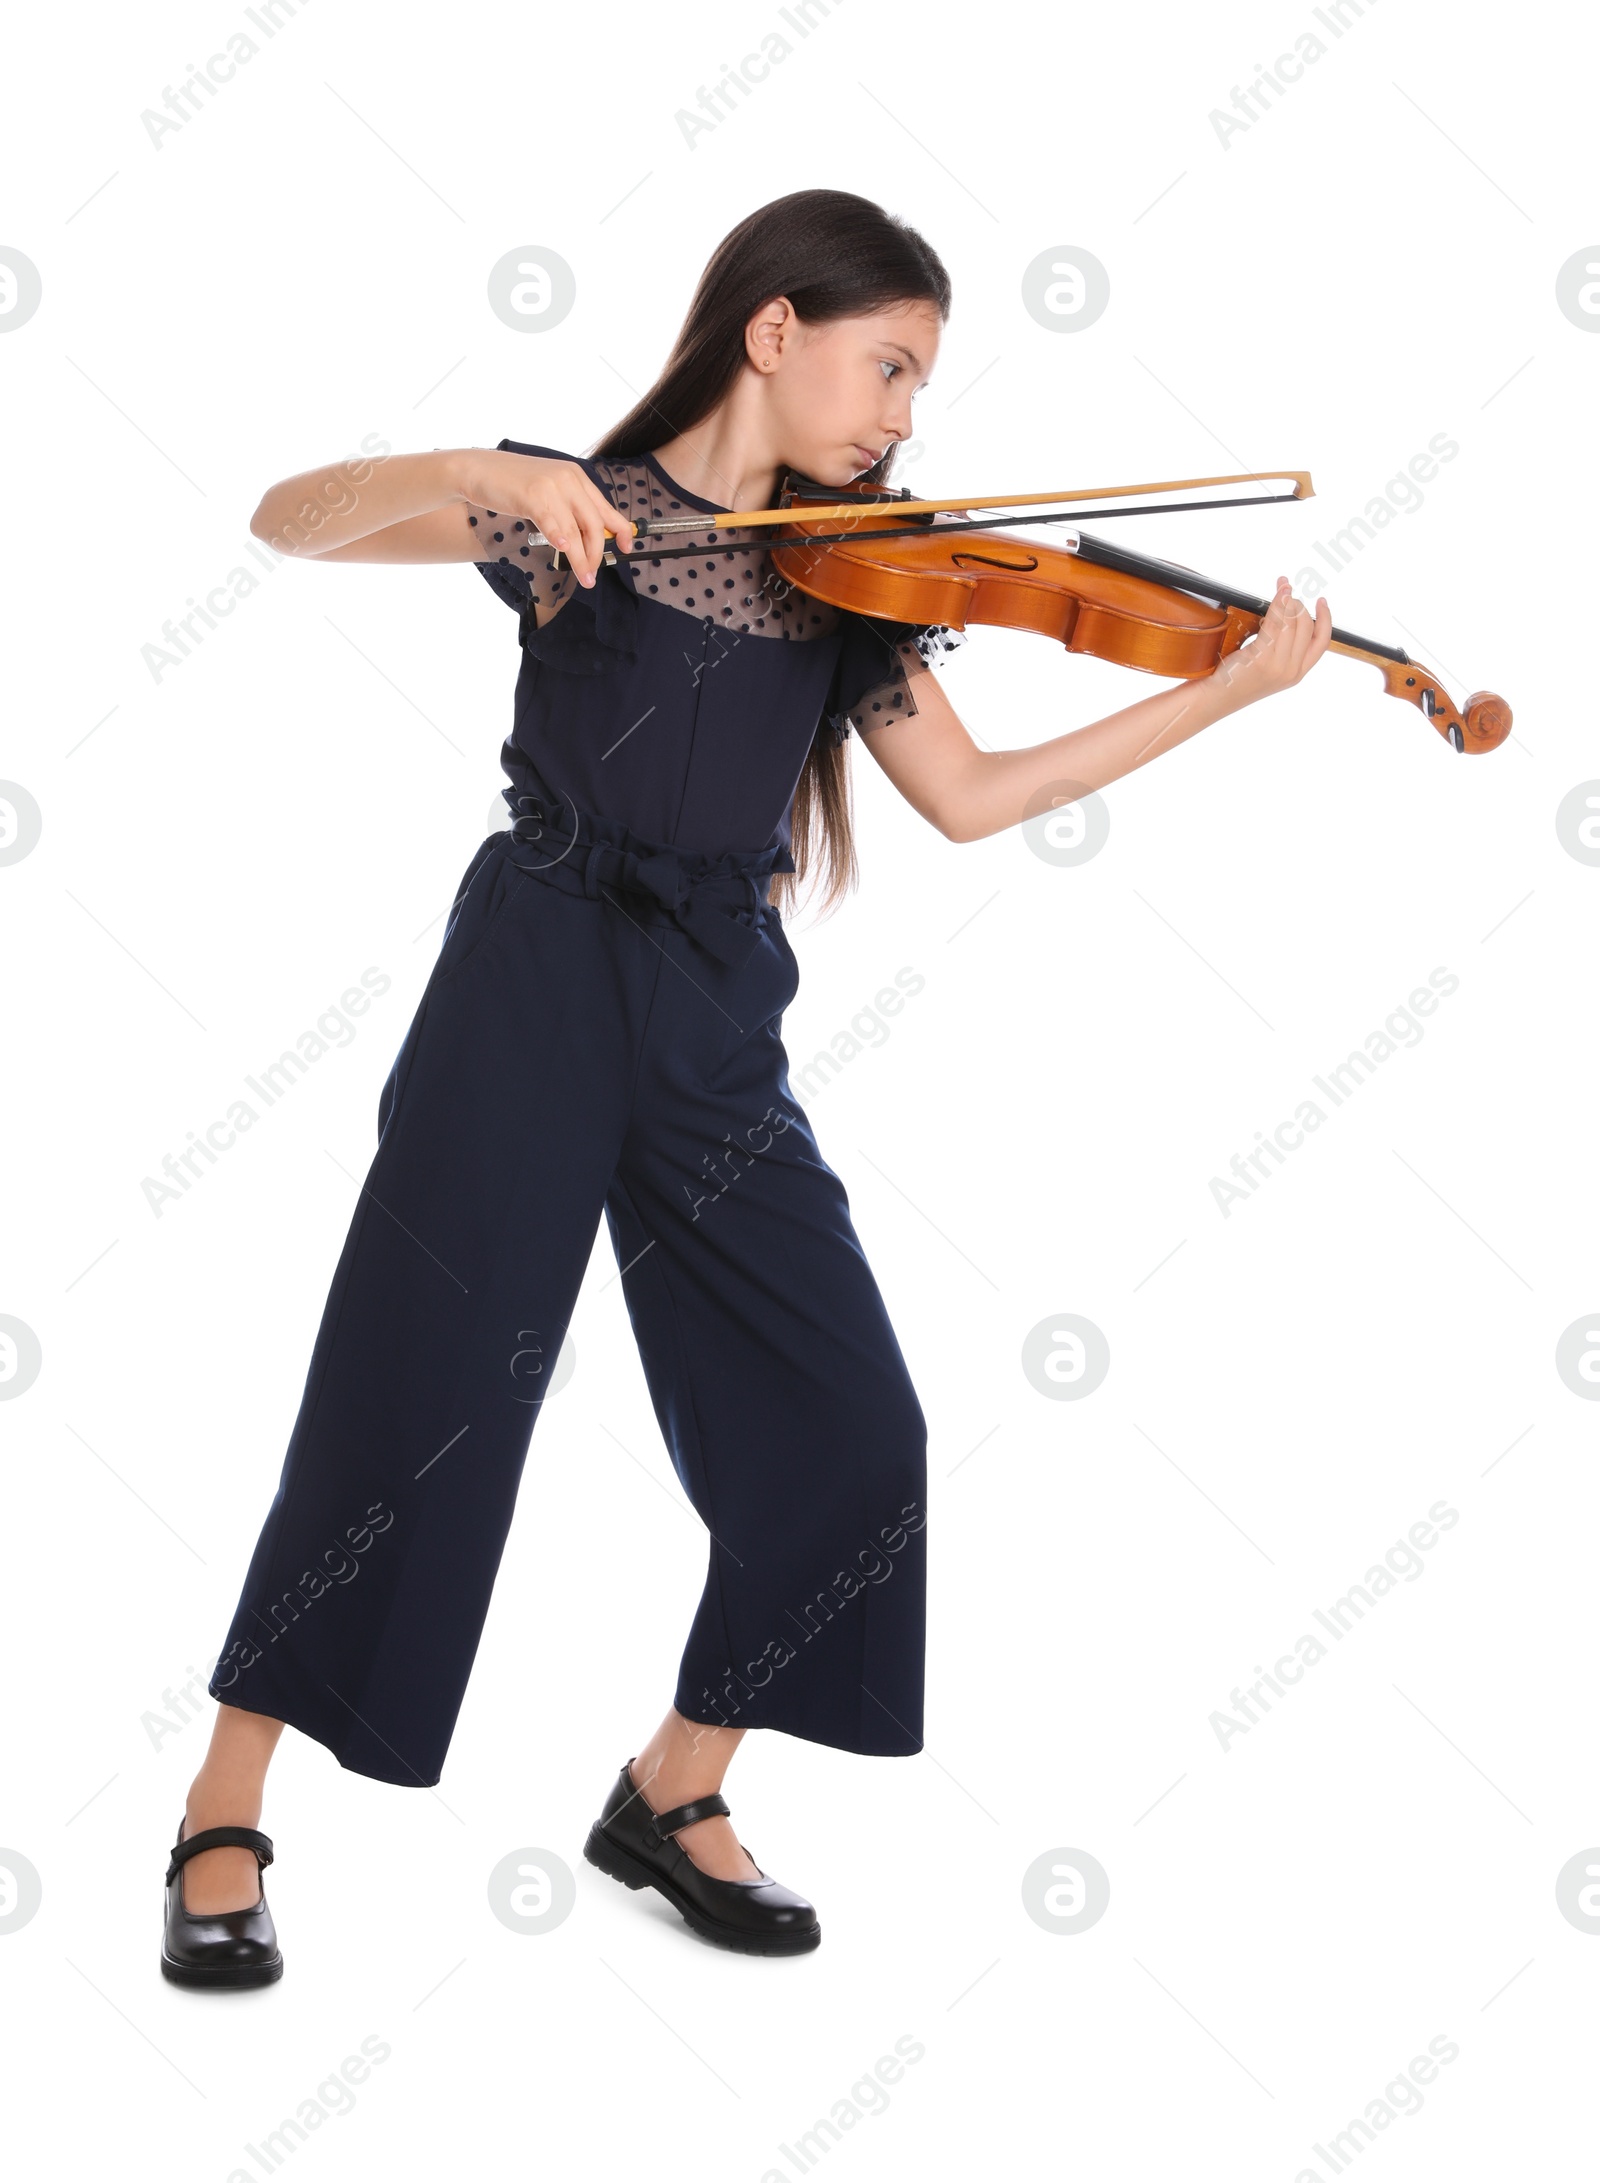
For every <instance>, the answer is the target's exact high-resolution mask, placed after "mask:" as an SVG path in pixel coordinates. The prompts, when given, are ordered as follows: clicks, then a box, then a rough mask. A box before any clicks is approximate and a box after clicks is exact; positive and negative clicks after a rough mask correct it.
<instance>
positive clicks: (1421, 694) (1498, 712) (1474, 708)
mask: <svg viewBox="0 0 1600 2183" xmlns="http://www.w3.org/2000/svg"><path fill="white" fill-rule="evenodd" d="M1336 649H1337V650H1340V651H1344V650H1350V651H1357V652H1359V655H1360V656H1361V657H1363V658H1366V659H1370V660H1371V661H1372V664H1373V666H1375V667H1380V668H1381V669H1382V670H1383V683H1384V688H1385V690H1386V691H1387V692H1388V694H1389V696H1390V697H1401V698H1405V699H1407V700H1409V702H1410V703H1411V704H1413V705H1415V706H1416V708H1417V710H1418V711H1419V712H1420V713H1421V714H1422V716H1423V718H1424V719H1425V720H1428V721H1431V722H1432V724H1433V725H1434V727H1436V728H1437V729H1438V731H1439V733H1440V734H1441V735H1442V736H1443V737H1444V739H1445V741H1446V742H1447V743H1450V744H1451V745H1452V746H1453V747H1454V748H1455V749H1456V750H1458V751H1461V752H1463V753H1464V754H1465V755H1466V756H1468V757H1473V756H1476V755H1477V754H1478V753H1479V752H1481V751H1486V750H1498V749H1499V747H1500V745H1501V744H1502V743H1503V742H1504V741H1505V739H1506V737H1507V736H1508V735H1509V734H1510V733H1511V707H1510V706H1509V705H1508V704H1507V703H1506V701H1505V699H1504V698H1503V697H1497V696H1496V695H1495V693H1494V691H1493V690H1474V691H1473V693H1472V695H1471V696H1470V697H1469V698H1468V699H1467V702H1466V704H1465V705H1464V706H1462V707H1460V708H1459V709H1458V708H1457V707H1456V706H1455V705H1453V704H1452V703H1451V701H1450V699H1449V697H1448V696H1447V695H1446V693H1445V691H1444V689H1443V687H1442V686H1441V685H1440V683H1439V682H1438V681H1437V680H1436V679H1435V678H1434V677H1433V676H1432V675H1430V674H1428V673H1427V672H1426V671H1425V670H1424V669H1423V668H1422V667H1420V666H1419V665H1418V664H1417V662H1416V661H1415V660H1411V659H1406V658H1405V657H1403V656H1402V657H1401V658H1399V659H1397V660H1391V659H1383V658H1379V657H1377V656H1375V655H1374V654H1373V653H1372V652H1370V651H1366V650H1364V649H1362V648H1360V647H1358V646H1355V645H1350V646H1345V645H1339V646H1336Z"/></svg>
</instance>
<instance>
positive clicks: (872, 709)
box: [826, 614, 967, 743]
mask: <svg viewBox="0 0 1600 2183" xmlns="http://www.w3.org/2000/svg"><path fill="white" fill-rule="evenodd" d="M844 620H845V624H846V628H845V638H844V644H843V646H842V647H841V651H840V657H839V676H838V681H837V683H836V685H835V690H834V702H833V703H832V704H831V705H830V707H829V709H828V712H827V716H826V718H827V725H828V726H829V727H830V728H831V730H832V734H833V739H834V741H835V742H840V743H842V742H843V741H844V740H845V738H846V737H847V736H848V735H849V733H850V730H851V729H852V728H855V729H857V730H863V729H868V728H877V727H882V725H883V724H884V722H885V721H886V720H914V719H915V718H916V714H917V701H916V696H915V689H914V685H915V683H916V681H917V679H918V678H919V677H920V676H922V675H925V674H926V673H927V672H928V670H929V668H930V667H933V666H934V665H936V664H937V663H938V662H939V661H941V660H942V659H943V658H944V657H945V655H946V654H947V653H949V652H953V651H956V650H958V649H959V647H960V646H962V645H963V644H965V643H966V641H967V635H966V631H965V630H963V629H948V628H946V627H945V626H944V625H943V624H942V623H938V624H931V625H928V626H925V627H919V626H915V625H913V624H911V623H908V622H890V621H883V620H880V619H878V618H877V617H876V616H871V615H863V614H846V615H845V616H844Z"/></svg>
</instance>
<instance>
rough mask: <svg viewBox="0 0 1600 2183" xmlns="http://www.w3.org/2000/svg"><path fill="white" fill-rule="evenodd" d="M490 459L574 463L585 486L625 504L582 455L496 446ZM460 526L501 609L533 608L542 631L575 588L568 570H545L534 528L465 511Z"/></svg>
mask: <svg viewBox="0 0 1600 2183" xmlns="http://www.w3.org/2000/svg"><path fill="white" fill-rule="evenodd" d="M496 453H498V454H513V455H543V456H547V457H548V458H549V459H550V460H551V461H554V462H575V463H576V464H577V465H578V467H579V468H580V469H581V470H582V471H583V473H584V474H585V476H586V477H587V478H588V479H589V481H590V483H591V484H593V485H595V486H597V487H598V488H599V490H600V491H601V492H603V493H605V495H606V497H607V498H608V499H609V500H610V501H611V502H612V504H613V505H614V506H617V507H621V506H624V505H625V503H624V502H623V501H622V500H621V499H620V498H619V496H618V494H617V493H616V491H615V489H614V486H613V482H612V479H611V475H610V472H609V469H608V467H607V466H606V465H605V464H603V463H597V462H593V461H591V460H588V459H586V458H585V457H584V456H582V455H569V454H568V453H567V451H566V449H565V448H562V447H536V446H534V445H532V444H531V443H529V442H527V441H525V440H500V441H499V442H498V443H497V445H496ZM463 521H464V522H465V523H466V525H467V528H468V530H469V532H470V534H471V536H472V538H473V541H474V543H475V544H480V543H481V546H482V549H483V551H482V554H481V556H480V557H479V559H478V561H477V569H478V574H479V575H480V576H481V577H482V578H483V580H484V582H485V583H486V584H487V585H488V586H489V588H490V590H491V591H493V592H494V594H495V595H496V597H497V598H501V599H504V600H505V602H506V604H507V606H511V607H515V608H516V610H517V612H518V613H519V614H520V613H523V612H525V611H526V610H527V608H528V607H529V606H530V605H531V606H532V607H533V608H534V616H535V626H536V627H538V628H540V629H542V628H544V626H545V624H546V623H547V622H548V621H549V620H550V619H551V618H552V616H553V615H555V614H556V613H557V612H559V610H560V609H561V608H562V607H563V606H565V605H566V603H567V601H568V600H569V599H570V598H571V596H572V594H573V592H574V590H575V589H576V588H577V578H576V577H575V576H574V575H573V573H572V571H571V569H570V568H568V567H562V568H560V569H553V568H552V567H551V566H550V563H551V559H552V548H551V547H549V546H545V545H536V544H535V543H534V536H535V533H536V530H537V526H536V525H535V524H533V523H530V522H527V521H524V520H523V519H522V518H520V517H516V516H508V515H504V514H500V513H497V512H496V510H494V509H493V508H478V507H474V506H473V505H471V504H470V503H469V504H468V505H467V507H466V510H465V513H464V516H463Z"/></svg>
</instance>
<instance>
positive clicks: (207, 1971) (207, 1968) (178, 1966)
mask: <svg viewBox="0 0 1600 2183" xmlns="http://www.w3.org/2000/svg"><path fill="white" fill-rule="evenodd" d="M161 1975H162V1977H163V1978H170V1979H171V1981H172V1983H173V1985H174V1986H270V1985H271V1984H272V1982H273V1980H274V1979H277V1978H282V1976H283V1958H282V1956H274V1957H273V1959H272V1961H271V1962H270V1963H174V1962H173V1960H172V1958H171V1956H169V1955H168V1954H167V1952H166V1950H165V1949H164V1948H163V1949H162V1951H161Z"/></svg>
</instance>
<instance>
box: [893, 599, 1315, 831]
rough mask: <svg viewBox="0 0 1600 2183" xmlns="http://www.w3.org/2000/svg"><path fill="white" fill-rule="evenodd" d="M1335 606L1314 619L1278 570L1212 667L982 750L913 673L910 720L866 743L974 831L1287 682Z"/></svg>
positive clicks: (1153, 754)
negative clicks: (1078, 721) (1250, 619)
mask: <svg viewBox="0 0 1600 2183" xmlns="http://www.w3.org/2000/svg"><path fill="white" fill-rule="evenodd" d="M1332 636H1333V613H1332V609H1331V608H1330V607H1329V605H1328V602H1327V600H1326V599H1325V598H1323V599H1319V600H1318V601H1317V611H1316V615H1315V617H1313V616H1312V615H1310V614H1309V613H1307V611H1306V609H1305V607H1304V606H1302V604H1301V603H1300V601H1299V600H1298V599H1297V598H1295V596H1294V594H1293V593H1292V592H1291V590H1290V588H1289V579H1288V578H1287V577H1286V576H1280V577H1279V578H1278V588H1277V591H1276V592H1275V594H1274V596H1273V599H1272V603H1271V605H1270V606H1269V607H1268V609H1267V611H1266V613H1265V615H1264V616H1263V617H1262V622H1261V627H1260V629H1259V630H1258V631H1257V632H1256V634H1255V636H1253V637H1252V638H1250V640H1249V641H1248V642H1247V643H1245V644H1243V645H1241V646H1240V647H1239V649H1238V651H1236V652H1231V653H1229V655H1228V657H1227V658H1226V659H1224V660H1222V661H1221V662H1220V663H1219V664H1218V666H1217V668H1216V669H1215V671H1214V672H1213V673H1212V674H1209V675H1205V676H1202V677H1199V678H1197V679H1196V680H1194V681H1192V682H1180V683H1179V684H1178V685H1177V687H1176V688H1175V689H1171V690H1159V691H1157V692H1156V694H1155V695H1154V696H1153V697H1146V698H1141V699H1140V700H1139V702H1138V703H1137V704H1134V705H1128V706H1126V707H1124V709H1123V710H1122V711H1121V712H1118V713H1111V714H1108V716H1107V717H1106V718H1105V719H1104V720H1095V721H1091V722H1090V724H1089V725H1088V726H1087V727H1083V728H1074V729H1072V730H1071V731H1070V732H1069V733H1068V734H1066V735H1058V736H1055V737H1053V738H1052V740H1051V741H1050V742H1048V743H1033V744H1030V745H1028V746H1027V747H1026V748H1025V749H1022V750H980V749H979V748H978V746H977V744H976V743H974V742H973V740H972V737H971V736H970V735H969V734H968V733H967V730H966V728H965V726H964V725H963V724H962V722H961V720H960V719H959V718H958V717H957V715H956V712H955V710H954V708H953V707H952V706H951V703H950V701H949V699H948V698H947V697H946V696H945V694H944V691H943V689H942V688H941V686H940V684H939V682H938V679H937V677H936V675H935V674H934V673H933V672H932V671H931V670H930V671H928V672H927V673H924V674H919V675H918V676H917V681H916V701H917V710H916V714H915V717H914V718H911V719H907V720H892V719H891V720H885V721H884V722H883V723H882V725H880V726H875V727H872V728H870V729H868V730H867V732H866V733H865V734H864V735H863V737H862V741H863V742H864V743H865V744H866V746H867V748H868V749H869V750H870V751H871V753H872V755H873V757H874V758H876V759H877V761H878V763H879V765H880V766H882V768H883V770H884V772H885V773H887V774H888V776H889V778H890V780H891V781H892V782H893V783H894V785H895V787H896V788H897V789H898V790H899V791H900V793H901V795H902V796H904V797H905V799H906V801H907V802H908V803H910V804H911V805H913V806H914V808H915V809H916V810H918V811H920V812H921V814H922V816H923V817H924V818H925V819H926V820H927V821H928V822H929V824H930V825H931V826H936V827H937V828H938V830H939V832H940V833H941V834H943V835H945V836H946V837H947V838H948V839H949V840H951V841H981V840H982V839H983V837H984V836H985V835H986V834H998V833H1000V832H1001V831H1002V830H1003V829H1004V828H1006V827H1008V826H1017V825H1020V823H1021V822H1022V820H1023V819H1024V818H1025V817H1026V816H1027V815H1028V805H1029V800H1030V798H1031V797H1032V796H1033V795H1034V794H1035V793H1036V791H1037V790H1039V789H1041V788H1044V787H1045V786H1046V785H1047V784H1048V783H1051V782H1060V781H1068V782H1071V783H1073V784H1074V785H1075V786H1078V787H1080V788H1086V789H1094V788H1104V787H1105V786H1106V785H1107V783H1108V782H1111V781H1120V780H1121V779H1122V777H1123V775H1124V774H1125V773H1132V772H1133V771H1134V770H1135V768H1136V767H1138V766H1142V765H1148V764H1149V762H1150V760H1151V759H1152V758H1159V757H1161V756H1162V755H1163V754H1164V753H1165V752H1166V751H1169V750H1174V749H1176V747H1177V746H1178V744H1179V743H1185V742H1187V741H1188V740H1189V738H1190V736H1192V735H1198V734H1199V732H1200V730H1201V729H1202V728H1208V727H1210V725H1211V723H1212V722H1213V721H1214V720H1221V719H1223V718H1224V717H1225V716H1226V715H1227V714H1228V713H1233V712H1238V711H1239V710H1241V708H1242V707H1244V706H1246V705H1253V704H1254V703H1255V702H1256V701H1257V699H1258V698H1263V697H1270V696H1271V695H1273V693H1274V692H1275V691H1278V690H1287V689H1291V688H1292V687H1293V686H1294V684H1295V683H1297V682H1298V681H1299V680H1300V679H1301V677H1302V676H1303V675H1305V674H1307V673H1308V672H1309V671H1310V669H1311V668H1312V667H1313V666H1314V665H1315V664H1316V662H1317V661H1318V660H1319V659H1320V658H1321V657H1322V655H1323V653H1324V652H1325V651H1326V650H1327V648H1328V644H1329V641H1330V639H1331V638H1332Z"/></svg>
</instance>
